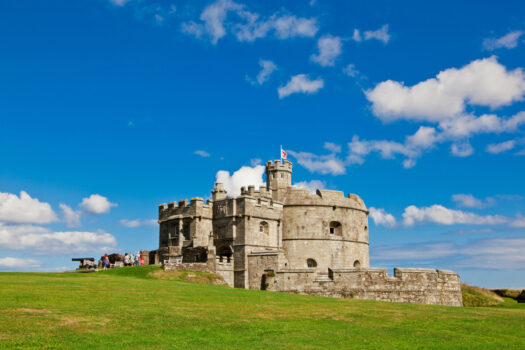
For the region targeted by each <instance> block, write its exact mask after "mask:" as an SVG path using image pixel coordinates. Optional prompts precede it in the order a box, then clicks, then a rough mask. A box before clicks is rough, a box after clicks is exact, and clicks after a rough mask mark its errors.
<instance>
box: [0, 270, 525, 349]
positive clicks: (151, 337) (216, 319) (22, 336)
mask: <svg viewBox="0 0 525 350" xmlns="http://www.w3.org/2000/svg"><path fill="white" fill-rule="evenodd" d="M158 270H159V268H158V267H155V266H145V267H132V268H120V269H117V270H113V271H105V272H99V273H89V274H66V273H40V274H37V273H0V286H1V287H0V311H1V312H0V348H9V349H13V348H32V349H43V348H58V349H145V348H148V349H197V348H198V349H239V348H250V349H276V348H280V349H341V348H348V349H366V348H368V349H415V348H417V349H456V348H457V349H489V348H492V349H525V305H524V304H520V305H518V304H517V303H515V302H514V303H513V300H512V299H508V300H507V299H506V300H505V302H504V304H503V306H502V307H484V308H473V307H464V308H455V307H444V306H426V305H412V304H398V303H385V302H375V301H361V300H349V299H332V298H322V297H314V296H303V295H293V294H286V293H272V292H264V291H250V290H239V289H231V288H228V287H224V286H217V285H210V284H204V283H195V282H188V281H185V280H184V278H187V276H188V274H187V273H184V274H173V275H169V274H162V273H159V271H158ZM155 271H156V272H157V274H158V275H156V276H155V277H152V276H151V273H152V272H155ZM167 276H173V277H172V279H166V278H167ZM195 276H196V278H198V279H201V280H202V281H204V282H206V281H209V280H210V278H209V276H207V275H206V274H198V273H195ZM195 276H194V277H195Z"/></svg>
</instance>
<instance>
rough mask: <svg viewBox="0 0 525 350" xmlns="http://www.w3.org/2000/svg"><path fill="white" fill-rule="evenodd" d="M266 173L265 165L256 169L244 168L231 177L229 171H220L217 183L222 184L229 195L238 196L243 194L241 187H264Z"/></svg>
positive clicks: (255, 167) (216, 179)
mask: <svg viewBox="0 0 525 350" xmlns="http://www.w3.org/2000/svg"><path fill="white" fill-rule="evenodd" d="M264 171H265V167H264V166H263V165H256V166H254V167H249V166H243V167H241V168H240V169H239V170H237V171H235V172H234V173H233V174H232V175H230V172H229V171H226V170H219V171H218V172H217V174H216V176H215V182H220V183H222V184H223V185H224V189H225V190H226V191H227V192H228V195H230V196H238V195H240V194H241V187H243V186H245V187H248V186H255V188H257V189H258V188H259V187H260V186H264V185H265V182H264V181H263V174H264Z"/></svg>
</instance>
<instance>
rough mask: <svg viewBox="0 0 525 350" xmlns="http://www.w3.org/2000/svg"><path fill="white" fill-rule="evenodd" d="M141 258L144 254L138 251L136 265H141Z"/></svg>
mask: <svg viewBox="0 0 525 350" xmlns="http://www.w3.org/2000/svg"><path fill="white" fill-rule="evenodd" d="M140 258H142V256H141V255H140V251H139V252H137V254H136V255H135V265H136V266H139V265H140Z"/></svg>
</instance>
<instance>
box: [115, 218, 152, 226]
mask: <svg viewBox="0 0 525 350" xmlns="http://www.w3.org/2000/svg"><path fill="white" fill-rule="evenodd" d="M120 224H121V225H122V226H126V227H128V228H136V227H139V226H155V225H157V224H158V223H157V220H155V219H150V220H139V219H134V220H127V219H122V220H120Z"/></svg>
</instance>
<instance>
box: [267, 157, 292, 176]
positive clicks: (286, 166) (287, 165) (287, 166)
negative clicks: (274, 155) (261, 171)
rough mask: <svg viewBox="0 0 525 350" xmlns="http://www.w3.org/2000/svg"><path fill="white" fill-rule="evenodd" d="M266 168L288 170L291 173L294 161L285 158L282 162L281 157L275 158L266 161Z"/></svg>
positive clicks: (268, 169) (269, 169)
mask: <svg viewBox="0 0 525 350" xmlns="http://www.w3.org/2000/svg"><path fill="white" fill-rule="evenodd" d="M266 170H267V171H286V172H289V173H291V172H292V162H290V161H289V160H284V161H283V162H282V163H281V160H280V159H277V160H274V161H273V162H272V161H271V160H269V161H267V162H266Z"/></svg>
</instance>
